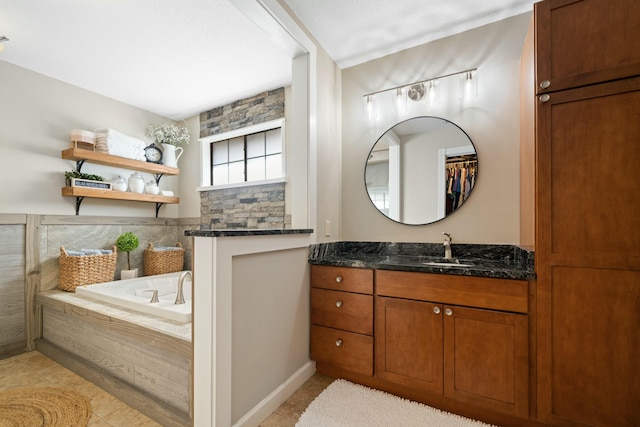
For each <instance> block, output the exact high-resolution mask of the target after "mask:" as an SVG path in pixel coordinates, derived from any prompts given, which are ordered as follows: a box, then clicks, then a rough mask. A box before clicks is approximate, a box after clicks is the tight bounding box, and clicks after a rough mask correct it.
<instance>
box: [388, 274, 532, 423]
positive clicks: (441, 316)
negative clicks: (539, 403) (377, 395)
mask: <svg viewBox="0 0 640 427" xmlns="http://www.w3.org/2000/svg"><path fill="white" fill-rule="evenodd" d="M472 288H475V289H472ZM468 291H470V292H471V295H467V294H466V293H467V292H468ZM527 292H528V291H527V282H526V281H516V280H503V279H489V278H477V277H461V276H448V275H438V274H423V273H408V272H396V271H382V270H377V271H376V301H375V303H376V316H375V324H376V329H375V349H376V366H375V368H376V369H375V375H376V377H377V378H380V379H383V380H386V381H390V382H393V383H396V384H401V385H403V386H407V387H413V388H418V389H420V390H425V391H429V392H433V393H438V394H442V395H444V396H445V397H448V398H451V399H454V400H455V401H458V402H465V403H469V404H473V405H476V406H481V407H485V408H488V409H491V410H493V411H496V412H501V413H506V414H510V415H514V416H518V417H522V418H526V417H527V416H528V407H529V406H528V384H529V381H528V378H529V357H528V351H529V346H528V339H529V333H528V316H527V315H526V312H527V304H526V302H527ZM474 294H475V295H474ZM481 294H485V296H484V298H483V297H480V295H481ZM472 299H473V300H474V303H473V304H472V305H473V306H476V307H477V306H479V307H483V308H469V307H464V306H461V305H456V304H465V305H467V304H469V302H470V300H472ZM496 308H497V309H499V310H508V311H497V310H496ZM518 312H520V313H518Z"/></svg>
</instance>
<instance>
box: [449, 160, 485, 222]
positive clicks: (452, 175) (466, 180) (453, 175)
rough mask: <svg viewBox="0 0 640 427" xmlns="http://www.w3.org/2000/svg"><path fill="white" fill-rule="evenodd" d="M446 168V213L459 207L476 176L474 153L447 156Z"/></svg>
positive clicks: (476, 168)
mask: <svg viewBox="0 0 640 427" xmlns="http://www.w3.org/2000/svg"><path fill="white" fill-rule="evenodd" d="M445 168H446V169H445V170H446V186H447V188H446V193H447V199H446V203H445V205H446V207H445V209H446V214H449V213H451V212H453V211H454V210H456V209H457V208H459V207H460V206H461V205H462V204H463V203H464V202H465V201H466V200H467V197H469V194H470V193H471V190H473V187H474V186H475V184H476V178H477V177H478V156H477V155H476V154H465V155H457V156H453V157H447V158H446V162H445Z"/></svg>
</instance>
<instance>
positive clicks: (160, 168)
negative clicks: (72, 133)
mask: <svg viewBox="0 0 640 427" xmlns="http://www.w3.org/2000/svg"><path fill="white" fill-rule="evenodd" d="M62 158H63V159H67V160H74V161H76V164H77V170H78V171H79V170H80V168H81V167H82V165H83V164H84V162H90V163H95V164H99V165H103V166H112V167H117V168H124V169H130V170H135V171H139V172H148V173H152V174H154V175H155V176H156V182H158V181H159V180H160V177H162V176H163V175H178V174H179V173H180V170H179V169H177V168H173V167H169V166H165V165H160V164H156V163H150V162H142V161H140V160H132V159H127V158H124V157H118V156H112V155H109V154H105V153H101V152H98V151H90V150H84V149H81V148H69V149H66V150H63V151H62ZM62 195H63V196H64V197H75V198H76V215H78V214H79V213H80V205H81V203H82V201H83V200H84V198H85V197H89V198H95V199H111V200H129V201H137V202H148V203H155V204H156V217H157V216H158V211H159V209H160V207H161V206H162V205H164V204H175V203H180V199H179V198H178V197H174V196H163V195H160V194H139V193H131V192H128V191H114V190H104V189H98V188H89V187H63V188H62Z"/></svg>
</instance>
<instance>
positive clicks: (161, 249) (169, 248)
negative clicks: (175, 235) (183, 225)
mask: <svg viewBox="0 0 640 427" xmlns="http://www.w3.org/2000/svg"><path fill="white" fill-rule="evenodd" d="M178 249H182V248H181V247H179V246H174V247H172V246H155V247H154V248H153V250H154V251H157V252H164V251H175V250H178Z"/></svg>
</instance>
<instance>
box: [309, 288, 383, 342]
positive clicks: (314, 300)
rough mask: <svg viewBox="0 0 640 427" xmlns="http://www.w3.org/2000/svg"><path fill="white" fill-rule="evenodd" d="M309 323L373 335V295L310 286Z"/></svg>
mask: <svg viewBox="0 0 640 427" xmlns="http://www.w3.org/2000/svg"><path fill="white" fill-rule="evenodd" d="M311 323H313V324H315V325H321V326H328V327H330V328H336V329H344V330H347V331H351V332H357V333H359V334H364V335H373V296H372V295H362V294H354V293H350V292H342V291H331V290H327V289H317V288H311Z"/></svg>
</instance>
